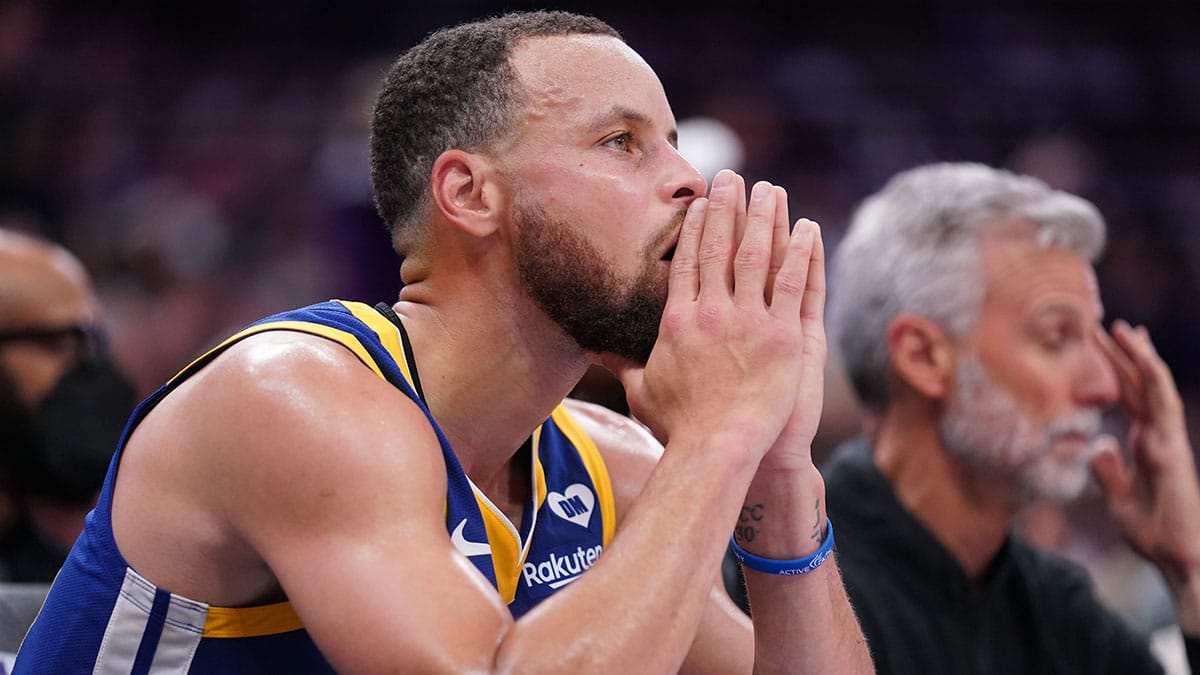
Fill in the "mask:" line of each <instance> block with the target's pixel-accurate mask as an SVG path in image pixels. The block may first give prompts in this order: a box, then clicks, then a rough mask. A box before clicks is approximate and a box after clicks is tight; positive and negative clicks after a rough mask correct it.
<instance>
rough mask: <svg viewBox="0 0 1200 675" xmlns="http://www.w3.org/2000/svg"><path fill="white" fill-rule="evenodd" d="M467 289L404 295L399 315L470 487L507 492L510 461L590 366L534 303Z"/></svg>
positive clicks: (414, 290)
mask: <svg viewBox="0 0 1200 675" xmlns="http://www.w3.org/2000/svg"><path fill="white" fill-rule="evenodd" d="M463 286H464V285H463V284H456V290H459V292H457V293H453V294H451V293H434V292H433V291H434V290H435V289H434V288H432V287H422V286H421V285H420V284H416V285H410V286H406V287H405V289H404V291H403V292H402V293H401V296H400V302H399V303H398V304H397V305H396V307H395V309H396V312H397V314H398V315H399V316H400V320H401V322H402V323H403V324H404V326H405V329H406V330H407V331H408V334H409V339H410V341H411V343H412V347H413V352H414V354H415V361H416V365H417V368H418V371H419V373H420V378H421V382H422V386H423V390H424V395H425V398H426V403H427V404H428V405H429V409H430V412H432V413H433V415H434V418H435V419H436V420H437V422H438V425H439V426H440V427H441V428H442V431H443V432H444V433H445V434H446V437H447V439H448V440H449V441H450V443H451V446H452V447H453V448H454V450H455V453H456V454H457V455H458V459H459V461H460V462H461V463H462V464H463V468H464V469H465V470H466V471H467V474H468V475H470V476H471V478H472V480H478V481H482V482H494V481H499V482H500V483H503V482H505V480H506V478H504V477H503V475H502V474H505V473H506V472H507V471H509V466H510V462H509V460H510V459H511V457H512V456H513V454H515V453H516V452H517V450H518V449H519V448H520V447H521V444H522V443H524V442H525V440H526V439H527V438H528V437H529V435H530V433H532V431H533V429H534V428H535V427H536V426H537V425H538V424H540V423H541V422H542V421H544V420H545V419H546V417H548V416H549V415H550V412H551V411H552V410H553V409H554V408H555V406H557V405H558V404H559V403H560V402H561V401H562V399H563V398H564V397H565V396H566V395H567V393H568V392H569V391H570V390H571V388H572V387H573V386H574V385H575V383H576V382H578V381H579V379H580V378H581V377H582V376H583V373H584V371H585V370H586V368H587V360H586V358H585V356H584V355H583V353H582V351H581V350H580V349H579V348H578V346H576V345H575V344H574V342H573V341H571V340H570V339H569V338H567V337H566V336H565V335H563V334H562V333H561V331H559V330H558V329H557V328H556V327H555V326H554V325H553V324H552V323H551V322H550V320H549V319H548V318H546V317H545V316H544V315H543V314H542V313H541V312H540V311H537V310H536V309H534V308H533V307H531V306H530V305H531V303H529V301H528V300H525V299H524V298H521V297H516V296H515V294H505V293H504V291H503V290H502V289H497V288H495V287H494V286H488V285H486V284H483V283H480V284H478V285H476V286H475V288H470V289H463ZM476 289H480V290H476ZM437 290H439V291H440V290H441V289H437Z"/></svg>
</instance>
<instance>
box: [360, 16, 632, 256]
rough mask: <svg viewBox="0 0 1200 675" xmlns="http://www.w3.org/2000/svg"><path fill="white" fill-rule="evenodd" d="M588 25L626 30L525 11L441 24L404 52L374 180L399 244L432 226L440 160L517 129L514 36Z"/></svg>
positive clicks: (390, 89) (375, 124) (379, 117)
mask: <svg viewBox="0 0 1200 675" xmlns="http://www.w3.org/2000/svg"><path fill="white" fill-rule="evenodd" d="M589 34H590V35H608V36H611V37H615V38H617V39H621V35H620V33H618V32H617V31H616V29H614V28H613V27H612V26H609V25H608V24H607V23H605V22H603V21H601V20H600V19H596V18H594V17H591V16H586V15H581V14H573V13H570V12H550V11H538V12H516V13H511V14H504V15H501V16H496V17H492V18H488V19H484V20H480V21H474V22H471V23H465V24H461V25H458V26H454V27H450V28H443V29H440V30H438V31H435V32H434V33H432V34H430V35H429V37H427V38H425V39H424V40H423V41H421V42H420V43H419V44H417V45H416V46H415V47H413V48H412V49H409V50H408V51H406V52H405V53H404V54H403V55H401V56H400V58H399V59H397V60H396V62H395V63H394V64H393V65H392V67H391V69H390V70H389V72H388V74H387V77H386V79H385V80H384V82H383V89H382V91H381V92H380V94H379V98H378V99H377V101H376V103H375V110H374V113H373V117H372V120H371V181H372V183H373V185H374V191H375V208H376V209H377V210H378V211H379V215H380V217H382V218H383V221H384V223H385V224H386V225H387V227H388V230H389V231H390V232H391V235H392V242H393V244H394V245H395V246H396V248H397V250H398V251H400V252H401V253H402V254H403V253H404V250H403V249H404V248H405V247H406V246H408V243H407V242H410V241H411V234H414V233H418V232H419V231H421V230H422V229H423V228H421V227H420V223H421V221H422V220H423V219H424V218H426V217H427V213H428V209H429V199H430V196H429V188H428V184H429V175H430V172H431V171H432V170H433V162H434V160H436V159H437V158H438V156H439V155H441V154H442V153H443V152H445V151H446V150H450V149H453V148H459V149H463V150H468V151H473V152H476V151H480V150H484V149H487V148H488V147H489V145H490V144H492V143H494V142H495V141H496V140H497V139H500V138H502V137H503V136H504V135H505V134H506V133H507V132H508V131H509V130H510V129H511V127H512V124H513V122H514V117H515V114H516V112H517V111H518V110H519V108H520V105H521V104H522V101H523V100H524V99H523V92H522V91H520V89H519V86H518V79H517V73H516V70H515V69H514V68H513V67H512V64H511V55H512V52H513V49H514V48H515V46H516V45H517V44H518V43H520V42H521V41H522V40H525V39H528V38H535V37H547V36H555V35H589Z"/></svg>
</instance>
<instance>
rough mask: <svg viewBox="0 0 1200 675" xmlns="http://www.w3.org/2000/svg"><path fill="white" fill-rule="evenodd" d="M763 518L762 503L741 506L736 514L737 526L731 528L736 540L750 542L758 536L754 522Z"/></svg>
mask: <svg viewBox="0 0 1200 675" xmlns="http://www.w3.org/2000/svg"><path fill="white" fill-rule="evenodd" d="M762 519H763V505H762V504H761V503H759V504H747V505H745V506H743V507H742V512H741V514H740V515H738V524H737V527H735V528H733V534H734V536H735V537H737V539H738V541H741V542H743V543H747V544H748V543H750V542H752V541H754V538H755V537H757V536H758V527H757V526H756V525H755V523H758V522H761V521H762Z"/></svg>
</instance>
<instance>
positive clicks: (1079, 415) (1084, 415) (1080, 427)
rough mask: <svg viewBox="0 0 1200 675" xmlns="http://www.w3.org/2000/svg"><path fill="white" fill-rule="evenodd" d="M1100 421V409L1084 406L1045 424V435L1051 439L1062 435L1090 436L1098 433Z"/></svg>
mask: <svg viewBox="0 0 1200 675" xmlns="http://www.w3.org/2000/svg"><path fill="white" fill-rule="evenodd" d="M1100 423H1101V414H1100V411H1099V410H1097V409H1095V408H1086V409H1084V410H1080V411H1078V412H1073V413H1071V414H1069V415H1064V416H1063V417H1060V418H1058V419H1056V420H1052V421H1051V422H1050V423H1049V424H1047V425H1046V436H1047V437H1048V438H1049V439H1051V440H1054V439H1056V438H1060V437H1062V436H1083V437H1084V438H1092V437H1094V436H1096V435H1098V434H1099V433H1100Z"/></svg>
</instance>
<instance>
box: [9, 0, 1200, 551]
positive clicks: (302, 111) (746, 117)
mask: <svg viewBox="0 0 1200 675" xmlns="http://www.w3.org/2000/svg"><path fill="white" fill-rule="evenodd" d="M169 4H170V3H150V2H135V1H133V2H131V1H125V2H116V3H105V4H100V3H83V2H54V1H49V2H36V1H32V0H30V1H24V2H22V1H17V2H3V3H0V227H6V228H12V229H19V230H27V231H30V232H34V233H38V234H41V235H44V236H46V237H48V238H50V239H52V240H54V241H57V242H60V243H61V244H63V245H65V246H66V247H68V248H69V249H70V250H71V251H73V252H74V253H75V254H76V255H77V256H79V258H80V259H81V260H82V261H83V263H84V265H85V266H86V267H87V268H88V270H89V271H90V272H91V273H92V275H93V277H94V280H95V284H96V289H97V293H98V295H99V296H100V298H101V300H102V304H103V305H104V306H105V307H106V312H107V319H106V324H107V328H108V330H109V333H110V338H111V346H112V350H113V354H114V357H115V359H116V360H117V361H118V362H120V363H121V364H122V366H123V367H124V368H125V370H126V371H127V372H128V373H129V375H130V376H131V379H132V380H133V382H134V385H135V387H136V389H137V392H138V394H139V396H144V395H146V394H148V393H149V392H150V391H152V390H153V389H154V388H156V387H157V386H158V385H159V384H161V383H162V381H163V380H164V379H166V378H167V377H169V376H170V375H172V374H173V373H174V372H176V371H177V370H178V369H179V368H181V367H182V366H183V365H185V364H186V363H187V362H188V361H189V360H190V359H191V358H192V357H194V356H196V355H197V354H199V353H200V352H201V351H203V350H204V349H205V348H206V347H208V346H211V345H212V344H213V343H214V341H215V340H217V339H219V338H221V337H223V336H224V335H225V334H227V333H229V332H230V331H231V330H233V329H236V328H238V327H240V326H241V325H243V324H245V323H248V322H250V321H252V320H255V319H257V318H259V317H261V316H263V315H266V314H270V313H273V312H275V311H278V310H282V309H285V308H290V307H293V306H299V305H303V304H306V303H310V302H314V301H319V300H324V299H328V298H331V297H340V298H352V299H361V300H364V301H369V302H375V301H378V300H390V299H392V298H394V297H395V295H396V291H397V288H398V273H397V269H398V260H397V259H396V257H395V255H394V254H393V253H392V251H391V248H390V245H389V243H388V239H387V236H386V234H385V232H384V229H383V227H382V224H381V223H380V222H379V220H378V217H377V216H376V215H375V213H374V209H373V207H372V204H371V197H370V185H369V177H368V175H367V159H366V157H367V134H368V129H367V122H368V116H369V110H370V105H371V101H372V98H373V95H374V92H375V87H376V86H377V83H378V79H379V77H380V76H381V74H382V72H383V69H384V68H385V67H386V65H387V64H388V62H389V61H390V59H391V58H393V57H394V56H395V55H396V54H397V53H398V52H399V51H400V50H402V49H403V48H405V47H407V46H409V45H411V44H413V43H414V42H415V41H417V40H418V39H420V38H421V37H422V36H423V35H425V34H426V33H428V32H429V31H430V30H432V29H433V28H434V27H436V26H440V25H445V24H449V23H454V22H456V21H458V20H463V19H467V18H472V17H475V16H479V15H482V14H490V13H496V12H498V11H502V10H503V9H523V8H531V7H533V6H534V5H533V4H530V3H521V2H508V3H497V2H484V1H482V0H456V1H454V2H447V3H420V6H419V7H418V5H417V4H415V3H414V4H412V5H410V4H408V3H378V2H347V3H317V2H313V1H311V0H298V1H296V2H282V1H281V0H266V1H263V2H256V3H248V6H247V5H242V4H237V5H235V4H233V3H216V4H211V3H199V4H195V5H188V6H179V7H172V6H168V5H169ZM793 4H794V5H796V6H794V7H791V8H783V7H777V6H775V5H774V4H771V5H769V6H764V7H762V8H759V7H757V6H743V5H740V4H738V3H721V4H716V3H711V4H710V3H705V2H693V3H689V4H687V5H675V4H674V3H671V2H666V3H654V6H653V7H651V6H648V4H647V3H632V2H608V3H594V4H592V5H590V6H589V4H587V3H579V2H576V3H563V7H564V8H569V9H573V10H579V11H590V12H594V13H597V14H598V15H600V16H602V17H603V18H605V19H606V20H608V21H609V22H611V23H612V24H613V25H614V26H616V27H617V28H618V29H620V30H621V31H622V32H623V33H624V35H625V37H626V39H627V41H629V42H630V43H631V44H632V45H633V46H634V47H635V48H636V49H637V50H639V51H640V52H641V53H642V54H643V55H644V56H645V57H646V59H647V60H648V61H649V62H650V63H651V65H652V66H653V67H654V68H655V69H656V70H657V71H658V73H659V74H660V76H661V77H662V79H663V83H664V86H665V87H666V90H667V94H668V96H669V97H670V98H671V100H672V101H673V105H674V108H675V114H676V116H677V117H678V118H679V119H681V120H684V119H688V118H695V117H704V118H711V119H714V120H718V121H720V122H721V123H723V124H724V125H725V126H726V127H727V128H729V129H731V130H732V131H733V132H734V133H735V134H736V136H737V138H738V139H739V141H740V145H741V151H742V152H741V156H740V162H741V167H740V168H741V170H742V172H743V173H744V174H745V175H746V176H747V178H748V179H749V180H754V179H757V178H770V179H771V180H772V181H774V182H776V183H779V184H781V185H784V186H786V187H787V188H788V189H789V194H790V200H791V212H792V213H794V214H796V215H804V216H808V217H811V218H813V219H815V220H817V221H819V222H820V223H821V224H822V226H823V228H824V231H825V233H826V237H827V242H828V244H829V245H831V246H836V244H837V241H838V237H839V233H840V232H841V230H842V228H844V226H845V223H846V222H847V221H848V220H849V215H850V213H851V211H852V210H853V208H854V206H855V205H856V203H857V202H858V200H860V199H861V198H862V197H863V196H865V195H866V194H868V193H870V192H872V191H873V190H875V189H877V188H878V187H879V186H881V185H882V184H883V182H884V181H885V180H886V179H887V178H888V177H890V176H891V175H892V174H894V173H896V172H898V171H900V170H903V169H906V168H909V167H911V166H914V165H916V164H920V163H925V162H930V161H936V160H973V161H980V162H984V163H988V164H991V165H995V166H1005V167H1008V168H1012V169H1014V170H1017V171H1019V172H1023V173H1029V174H1033V175H1036V176H1039V177H1041V178H1043V179H1044V180H1046V181H1047V182H1049V183H1050V184H1052V185H1054V186H1055V187H1059V188H1063V189H1066V190H1069V191H1071V192H1074V193H1077V194H1080V195H1082V196H1084V197H1086V198H1088V199H1090V200H1092V201H1093V202H1095V203H1096V204H1097V205H1098V206H1099V208H1100V210H1101V212H1102V213H1103V214H1104V215H1105V217H1106V218H1107V220H1108V222H1109V226H1110V232H1111V238H1110V242H1109V245H1108V248H1107V252H1106V254H1105V255H1104V257H1103V258H1102V260H1101V263H1100V265H1099V267H1098V270H1099V275H1100V286H1101V288H1102V290H1103V299H1104V303H1105V307H1106V314H1107V316H1108V317H1110V318H1115V317H1123V318H1126V319H1128V320H1129V321H1131V322H1132V323H1135V324H1145V325H1146V326H1148V327H1149V328H1150V330H1151V333H1152V334H1153V335H1154V336H1155V338H1156V342H1157V343H1158V346H1159V348H1160V350H1161V352H1162V354H1163V356H1164V358H1165V359H1166V361H1167V362H1168V363H1169V364H1170V365H1171V366H1172V368H1173V369H1174V372H1175V375H1176V377H1177V379H1178V382H1179V385H1180V388H1181V390H1182V392H1183V394H1184V397H1185V399H1186V401H1187V406H1188V408H1189V414H1190V415H1191V423H1190V429H1191V430H1192V433H1193V446H1196V447H1200V442H1198V441H1200V438H1198V437H1197V431H1200V359H1197V358H1196V352H1197V350H1196V345H1198V344H1200V6H1197V5H1196V4H1194V3H1173V4H1166V3H1160V4H1157V5H1156V4H1154V3H1151V4H1146V3H1115V2H1111V3H1110V2H1098V3H1077V4H1064V3H1040V4H1039V6H1038V9H1015V8H1007V7H1005V6H1003V5H996V4H993V3H973V4H972V5H971V6H968V5H965V4H959V3H950V2H944V3H938V2H930V3H915V4H914V3H886V4H885V3H854V2H851V3H838V4H837V6H836V7H830V6H829V5H827V4H826V5H820V6H815V5H809V4H807V3H793ZM539 6H540V5H539ZM767 7H769V9H767ZM597 208H603V205H597ZM836 292H837V289H836V288H833V289H831V293H835V294H836ZM831 386H833V387H838V386H839V385H838V382H837V381H836V378H835V379H834V380H833V382H832V385H831ZM827 411H828V416H829V418H830V420H831V423H830V425H828V426H827V427H826V430H825V436H824V438H825V440H824V441H823V442H824V443H825V444H826V447H828V446H831V445H832V444H833V443H834V442H836V441H838V440H840V439H841V437H844V436H845V435H848V434H849V433H851V432H852V430H853V426H854V424H855V416H854V412H853V404H852V402H851V401H850V399H849V398H848V395H847V394H845V392H844V391H840V390H839V392H838V393H836V394H835V395H833V396H831V399H830V404H829V405H828V406H827ZM1093 506H1094V505H1093ZM1074 508H1078V509H1079V510H1081V511H1084V512H1086V511H1087V510H1088V509H1089V508H1091V506H1089V504H1088V502H1087V500H1085V501H1084V502H1083V503H1082V504H1081V505H1080V506H1079V507H1074ZM1038 527H1043V528H1044V529H1043V530H1040V531H1043V532H1045V537H1046V540H1047V541H1049V542H1051V543H1054V542H1055V539H1056V537H1060V536H1061V532H1062V530H1061V529H1056V527H1055V526H1054V524H1053V522H1051V523H1050V524H1048V525H1046V524H1041V525H1038ZM1096 538H1098V539H1100V540H1102V539H1103V538H1104V534H1103V533H1097V534H1096ZM1058 543H1060V544H1061V543H1062V542H1058ZM1064 546H1065V544H1064ZM1122 574H1124V572H1122Z"/></svg>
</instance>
